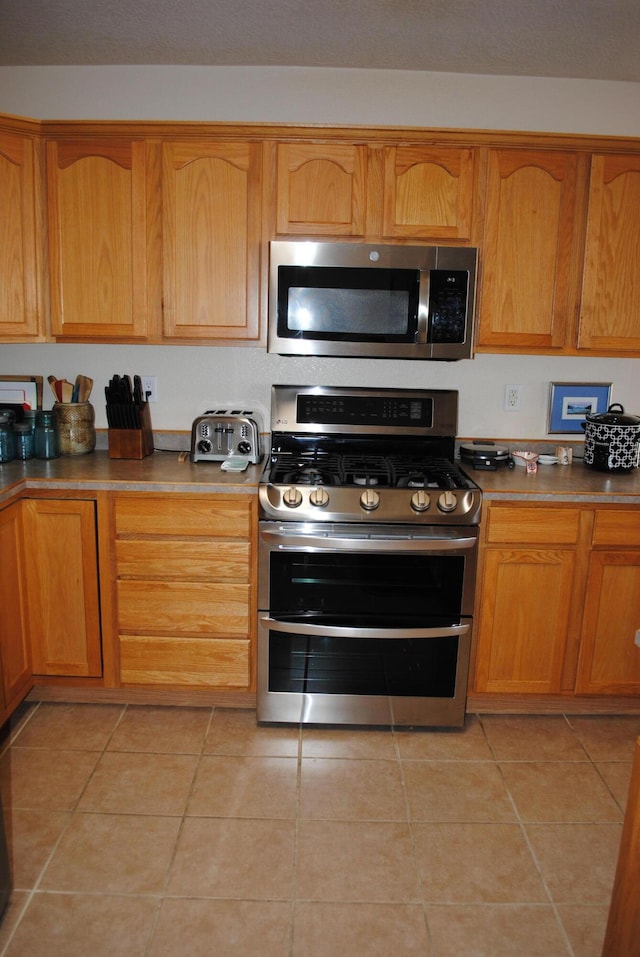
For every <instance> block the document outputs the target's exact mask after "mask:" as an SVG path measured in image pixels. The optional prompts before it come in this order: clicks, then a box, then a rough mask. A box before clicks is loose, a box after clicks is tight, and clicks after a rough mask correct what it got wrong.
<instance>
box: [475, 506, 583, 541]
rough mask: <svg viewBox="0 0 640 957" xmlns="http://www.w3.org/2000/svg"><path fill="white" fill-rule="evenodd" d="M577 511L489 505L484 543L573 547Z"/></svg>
mask: <svg viewBox="0 0 640 957" xmlns="http://www.w3.org/2000/svg"><path fill="white" fill-rule="evenodd" d="M579 518H580V511H579V509H577V508H539V507H538V506H532V507H530V508H524V507H522V506H515V505H498V506H495V505H494V506H490V508H489V514H488V516H487V538H486V540H487V542H491V543H494V542H507V543H516V542H517V543H519V544H526V543H532V544H536V545H537V544H540V545H551V546H553V545H574V544H575V543H576V542H577V541H578V523H579Z"/></svg>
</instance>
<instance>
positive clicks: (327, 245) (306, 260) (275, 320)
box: [268, 241, 478, 360]
mask: <svg viewBox="0 0 640 957" xmlns="http://www.w3.org/2000/svg"><path fill="white" fill-rule="evenodd" d="M477 256H478V251H477V249H473V248H470V247H463V246H391V245H388V244H384V243H382V244H379V245H376V244H365V243H333V242H305V241H291V242H272V243H271V244H270V263H269V339H268V348H269V352H276V353H279V354H280V355H297V356H350V357H354V358H355V357H358V358H366V357H368V358H388V359H449V360H451V359H469V358H471V356H472V355H473V316H474V298H475V282H476V264H477Z"/></svg>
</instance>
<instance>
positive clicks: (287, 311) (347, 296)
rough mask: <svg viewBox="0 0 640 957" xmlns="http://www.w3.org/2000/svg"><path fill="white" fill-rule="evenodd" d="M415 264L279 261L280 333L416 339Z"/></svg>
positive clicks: (356, 338)
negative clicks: (363, 265)
mask: <svg viewBox="0 0 640 957" xmlns="http://www.w3.org/2000/svg"><path fill="white" fill-rule="evenodd" d="M419 284H420V273H419V271H418V270H416V269H383V268H380V269H357V268H350V267H341V268H337V267H336V268H332V267H327V266H322V267H318V266H280V267H279V269H278V335H279V336H281V337H288V338H295V339H330V340H334V341H335V340H341V341H346V342H375V341H383V342H414V341H415V339H416V336H417V329H418V298H419Z"/></svg>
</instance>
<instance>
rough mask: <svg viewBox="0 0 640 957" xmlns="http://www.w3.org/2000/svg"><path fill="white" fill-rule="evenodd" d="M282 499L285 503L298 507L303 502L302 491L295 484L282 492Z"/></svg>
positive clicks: (291, 506)
mask: <svg viewBox="0 0 640 957" xmlns="http://www.w3.org/2000/svg"><path fill="white" fill-rule="evenodd" d="M282 501H283V502H284V504H285V505H288V507H289V508H297V507H298V505H300V503H301V502H302V492H301V491H300V489H299V488H296V487H295V486H291V488H286V489H285V490H284V492H283V493H282Z"/></svg>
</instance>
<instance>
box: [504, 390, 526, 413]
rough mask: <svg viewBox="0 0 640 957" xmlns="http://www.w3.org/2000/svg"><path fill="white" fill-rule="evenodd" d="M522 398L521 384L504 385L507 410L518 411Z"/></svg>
mask: <svg viewBox="0 0 640 957" xmlns="http://www.w3.org/2000/svg"><path fill="white" fill-rule="evenodd" d="M521 398H522V386H521V385H505V387H504V409H505V412H517V411H518V409H519V408H520V401H521Z"/></svg>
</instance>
